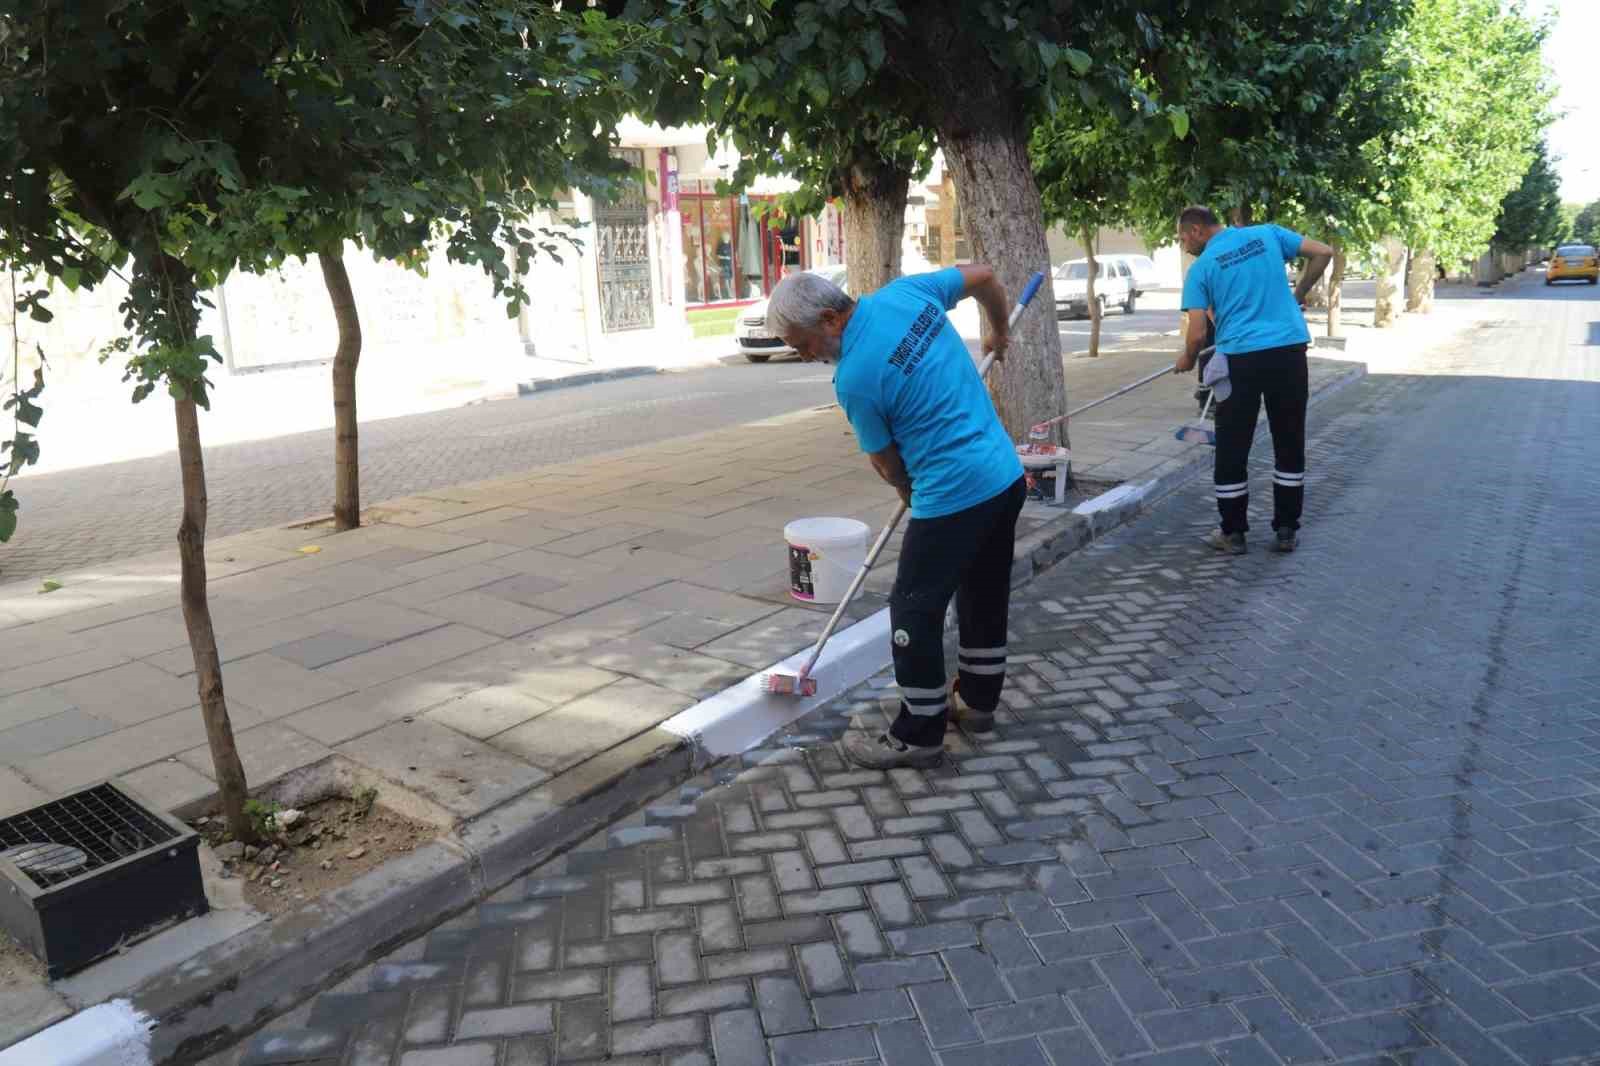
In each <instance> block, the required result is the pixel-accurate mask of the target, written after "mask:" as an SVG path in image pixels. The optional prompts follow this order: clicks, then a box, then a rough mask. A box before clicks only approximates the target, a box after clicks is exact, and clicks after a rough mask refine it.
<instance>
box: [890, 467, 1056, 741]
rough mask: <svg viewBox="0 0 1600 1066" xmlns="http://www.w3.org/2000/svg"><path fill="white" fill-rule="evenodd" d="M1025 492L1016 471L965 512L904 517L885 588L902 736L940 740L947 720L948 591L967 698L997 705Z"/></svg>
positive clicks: (974, 703)
mask: <svg viewBox="0 0 1600 1066" xmlns="http://www.w3.org/2000/svg"><path fill="white" fill-rule="evenodd" d="M1026 495H1027V487H1026V485H1025V483H1024V481H1023V479H1022V478H1018V479H1017V480H1016V481H1015V482H1014V483H1013V484H1012V485H1011V487H1010V488H1008V489H1006V490H1005V491H1004V492H1001V493H999V494H998V495H996V496H993V497H991V498H989V499H987V500H985V501H983V502H982V503H979V504H976V505H974V506H972V507H969V508H967V509H966V510H964V511H957V512H956V513H955V514H950V515H943V516H941V517H939V518H913V519H912V520H911V521H910V522H908V523H907V524H906V533H905V539H904V540H903V541H902V542H901V546H900V567H899V570H898V572H897V573H896V574H895V579H894V590H893V591H892V592H891V593H890V594H889V628H890V633H891V639H892V641H893V648H894V677H895V681H896V682H898V683H899V685H900V714H899V716H898V717H896V718H895V720H894V724H893V725H892V726H891V727H890V729H889V732H890V733H891V734H892V735H893V736H894V737H895V738H896V739H898V740H900V741H903V742H904V743H907V744H915V745H919V746H922V747H933V746H935V745H939V744H942V743H944V731H945V724H946V722H947V720H948V718H949V706H948V703H947V699H946V691H945V688H946V683H947V678H946V675H945V672H944V613H945V610H946V608H947V607H949V605H950V597H951V596H955V598H956V614H957V617H958V618H959V621H960V627H961V643H960V652H959V656H958V659H959V662H958V668H959V676H960V678H961V697H962V699H963V700H965V701H966V703H967V704H968V706H970V707H972V708H974V709H975V710H980V711H993V710H994V709H995V707H997V706H998V705H999V703H1000V687H1001V686H1002V685H1003V684H1004V683H1005V679H1006V616H1007V613H1008V612H1009V611H1010V607H1011V550H1012V546H1013V545H1014V544H1015V542H1016V535H1017V516H1018V515H1019V514H1021V513H1022V501H1023V499H1024V497H1025V496H1026Z"/></svg>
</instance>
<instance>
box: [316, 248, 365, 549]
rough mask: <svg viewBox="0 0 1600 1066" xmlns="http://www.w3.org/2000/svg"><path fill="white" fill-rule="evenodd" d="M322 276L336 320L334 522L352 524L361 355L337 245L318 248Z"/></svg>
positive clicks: (356, 517) (357, 514) (356, 501)
mask: <svg viewBox="0 0 1600 1066" xmlns="http://www.w3.org/2000/svg"><path fill="white" fill-rule="evenodd" d="M317 262H319V263H321V264H322V282H323V284H324V285H326V286H327V289H328V298H329V299H330V300H332V301H333V317H334V320H335V321H336V322H338V323H339V347H338V349H337V350H336V351H335V352H334V355H333V525H334V528H335V529H338V530H346V529H355V528H356V527H357V526H359V525H361V454H360V453H361V449H360V430H359V428H358V427H357V422H356V365H357V364H358V363H360V361H361V319H360V317H359V316H358V315H357V314H356V294H355V292H354V290H352V289H351V288H350V274H349V272H347V271H346V270H345V268H344V254H343V249H342V248H340V247H333V248H329V249H327V250H325V251H322V252H319V253H318V254H317Z"/></svg>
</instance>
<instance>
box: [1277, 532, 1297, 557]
mask: <svg viewBox="0 0 1600 1066" xmlns="http://www.w3.org/2000/svg"><path fill="white" fill-rule="evenodd" d="M1299 545H1300V537H1299V534H1297V533H1296V532H1295V531H1294V530H1292V529H1280V530H1278V535H1277V538H1276V539H1275V540H1273V542H1272V550H1273V551H1275V552H1292V551H1294V550H1295V548H1297V547H1299Z"/></svg>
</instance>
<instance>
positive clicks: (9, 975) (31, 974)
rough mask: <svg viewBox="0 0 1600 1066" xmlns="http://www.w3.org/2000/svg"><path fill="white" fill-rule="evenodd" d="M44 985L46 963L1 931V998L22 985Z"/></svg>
mask: <svg viewBox="0 0 1600 1066" xmlns="http://www.w3.org/2000/svg"><path fill="white" fill-rule="evenodd" d="M43 983H44V963H42V962H40V961H39V960H38V959H36V958H34V957H33V956H32V955H31V954H29V953H28V951H27V949H25V948H24V947H23V946H22V945H21V944H19V943H17V942H16V941H15V940H12V939H11V937H10V935H9V934H7V933H6V932H4V931H3V930H0V998H4V997H5V996H7V995H9V994H10V993H11V992H12V991H13V990H15V989H16V988H17V987H19V986H21V985H37V984H43Z"/></svg>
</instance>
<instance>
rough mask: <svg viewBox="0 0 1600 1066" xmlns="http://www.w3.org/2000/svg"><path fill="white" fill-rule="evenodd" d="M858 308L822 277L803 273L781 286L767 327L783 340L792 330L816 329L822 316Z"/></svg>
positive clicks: (772, 301)
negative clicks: (825, 313) (825, 312)
mask: <svg viewBox="0 0 1600 1066" xmlns="http://www.w3.org/2000/svg"><path fill="white" fill-rule="evenodd" d="M854 306H855V301H854V300H852V299H850V297H849V296H847V295H845V291H844V290H843V289H841V288H839V286H837V285H835V284H834V283H833V282H831V281H829V280H828V279H827V278H825V277H823V276H822V275H821V274H813V273H811V272H810V271H801V272H800V273H798V274H790V275H789V276H788V277H786V278H784V279H783V280H782V281H780V282H778V287H777V288H775V289H773V290H772V297H771V299H769V300H768V301H767V326H768V327H769V328H770V329H771V330H772V332H773V333H775V334H777V335H778V336H779V337H782V336H785V335H786V334H788V332H789V331H790V330H791V329H796V328H799V329H813V328H815V327H816V325H817V323H818V322H820V321H821V320H822V312H824V311H838V312H839V313H840V314H843V313H844V312H846V311H848V310H850V308H852V307H854Z"/></svg>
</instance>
